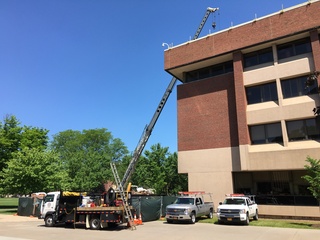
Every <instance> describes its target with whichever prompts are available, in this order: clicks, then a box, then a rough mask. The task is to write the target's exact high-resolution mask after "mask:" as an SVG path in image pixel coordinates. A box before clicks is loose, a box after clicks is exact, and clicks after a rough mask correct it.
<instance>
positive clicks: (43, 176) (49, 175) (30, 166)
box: [1, 148, 66, 194]
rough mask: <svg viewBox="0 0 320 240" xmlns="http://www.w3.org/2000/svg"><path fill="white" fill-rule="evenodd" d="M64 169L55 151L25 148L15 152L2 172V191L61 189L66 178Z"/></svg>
mask: <svg viewBox="0 0 320 240" xmlns="http://www.w3.org/2000/svg"><path fill="white" fill-rule="evenodd" d="M62 169H63V168H62V162H61V160H60V158H59V156H58V154H56V153H55V152H53V151H43V150H41V149H39V148H23V149H22V150H21V151H18V152H15V153H13V158H12V159H10V160H9V161H8V162H7V167H6V168H4V169H3V171H2V173H1V177H2V178H3V180H2V181H1V187H2V191H3V193H5V194H30V193H33V192H40V191H41V192H42V191H45V192H47V191H52V190H58V189H61V187H63V186H64V179H65V178H66V174H65V172H64V171H62Z"/></svg>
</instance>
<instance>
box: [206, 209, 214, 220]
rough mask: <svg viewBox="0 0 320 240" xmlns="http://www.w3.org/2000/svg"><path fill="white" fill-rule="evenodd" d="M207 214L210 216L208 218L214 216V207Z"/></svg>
mask: <svg viewBox="0 0 320 240" xmlns="http://www.w3.org/2000/svg"><path fill="white" fill-rule="evenodd" d="M207 216H208V218H210V219H212V218H213V210H212V209H210V212H209V214H208V215H207Z"/></svg>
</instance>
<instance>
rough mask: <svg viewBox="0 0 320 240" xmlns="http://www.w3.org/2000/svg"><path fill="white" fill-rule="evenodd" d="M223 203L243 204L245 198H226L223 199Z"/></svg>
mask: <svg viewBox="0 0 320 240" xmlns="http://www.w3.org/2000/svg"><path fill="white" fill-rule="evenodd" d="M223 204H232V205H245V200H244V199H241V198H239V199H237V198H227V199H225V200H224V202H223Z"/></svg>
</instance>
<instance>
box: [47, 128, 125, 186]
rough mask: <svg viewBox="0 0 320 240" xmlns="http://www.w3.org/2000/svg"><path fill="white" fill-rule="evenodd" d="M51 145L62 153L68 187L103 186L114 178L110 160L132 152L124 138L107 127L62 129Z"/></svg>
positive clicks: (115, 159) (117, 159) (119, 159)
mask: <svg viewBox="0 0 320 240" xmlns="http://www.w3.org/2000/svg"><path fill="white" fill-rule="evenodd" d="M51 148H52V149H53V150H54V151H56V152H58V153H59V155H60V157H61V160H62V162H63V164H64V168H65V170H66V172H67V174H68V177H67V180H68V183H67V185H66V187H67V188H68V189H66V190H85V191H91V190H94V189H97V188H99V187H100V186H101V185H102V184H103V183H105V182H107V181H108V180H110V179H113V175H112V171H111V168H110V162H111V161H121V159H122V158H123V157H124V156H125V155H126V154H128V150H127V148H126V146H125V145H124V144H123V142H122V141H121V140H120V139H118V138H113V136H112V134H111V133H110V132H109V131H107V129H105V128H100V129H89V130H83V131H82V132H80V131H73V130H67V131H64V132H60V133H58V134H56V135H55V136H54V137H53V141H52V143H51Z"/></svg>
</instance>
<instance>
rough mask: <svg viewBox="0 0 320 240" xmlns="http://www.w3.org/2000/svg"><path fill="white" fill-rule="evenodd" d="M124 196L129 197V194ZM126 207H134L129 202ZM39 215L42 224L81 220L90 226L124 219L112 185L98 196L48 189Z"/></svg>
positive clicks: (111, 223)
mask: <svg viewBox="0 0 320 240" xmlns="http://www.w3.org/2000/svg"><path fill="white" fill-rule="evenodd" d="M127 196H129V197H130V194H127ZM128 202H130V199H129V200H128ZM128 208H129V209H130V211H132V212H133V211H134V210H133V207H132V206H129V207H128ZM39 218H41V219H44V222H45V226H46V227H52V226H55V225H56V224H65V225H72V224H73V225H75V224H76V223H82V224H85V226H86V228H90V229H93V230H98V229H101V228H106V227H108V226H116V225H119V224H122V223H127V222H128V219H127V218H126V214H125V210H124V206H123V204H122V201H121V200H120V199H119V198H118V197H117V194H116V192H115V191H114V190H113V189H112V188H111V189H110V190H109V191H108V192H107V193H105V194H103V195H101V196H100V195H92V196H88V195H87V194H86V193H80V192H68V191H56V192H49V193H48V194H47V195H46V197H45V198H44V201H43V204H42V206H41V210H40V216H39Z"/></svg>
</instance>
